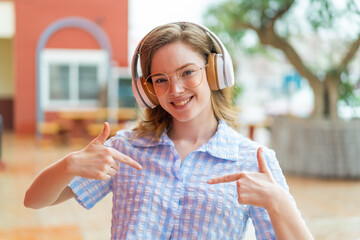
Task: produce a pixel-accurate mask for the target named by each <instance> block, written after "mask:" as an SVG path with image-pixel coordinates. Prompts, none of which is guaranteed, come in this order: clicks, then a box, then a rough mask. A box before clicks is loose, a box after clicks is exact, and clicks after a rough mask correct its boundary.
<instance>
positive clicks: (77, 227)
mask: <svg viewBox="0 0 360 240" xmlns="http://www.w3.org/2000/svg"><path fill="white" fill-rule="evenodd" d="M174 21H191V22H195V23H199V24H203V25H205V26H207V27H208V28H209V29H211V30H212V31H213V32H214V33H216V34H217V36H218V37H219V38H220V39H221V40H222V42H223V43H224V44H225V45H226V47H227V49H228V51H229V52H230V54H231V55H232V59H233V64H234V68H235V75H236V85H235V87H234V92H235V96H234V99H233V104H234V107H235V108H236V109H237V110H238V111H239V123H240V128H239V131H240V132H241V133H242V134H243V135H245V136H247V137H249V138H251V139H253V140H255V141H258V142H260V143H261V144H264V145H266V146H268V147H270V148H273V149H275V151H276V152H277V157H278V160H279V162H280V165H281V167H282V169H283V171H284V174H285V176H286V178H287V181H288V184H289V187H290V192H291V194H292V195H293V196H294V198H295V200H296V202H297V205H298V208H299V209H300V211H301V212H302V215H303V218H304V219H305V221H306V222H307V225H308V226H309V228H310V230H311V232H312V233H313V235H314V236H315V239H360V237H359V236H360V230H359V229H358V226H359V225H360V207H359V205H358V203H359V202H360V181H359V179H360V120H359V119H360V68H359V66H360V51H359V47H360V3H359V1H357V0H343V1H337V0H302V1H300V0H262V1H260V0H259V1H254V0H222V1H215V0H198V1H190V0H182V1H166V0H153V1H146V0H118V1H112V0H103V1H96V0H91V1H85V0H78V1H70V0H63V1H55V0H42V1H40V0H34V1H31V2H28V1H20V0H13V1H3V0H0V196H1V198H0V239H7V240H8V239H11V240H12V239H36V240H37V239H84V240H90V239H109V237H110V223H111V196H107V197H106V198H105V199H104V200H103V201H101V202H100V203H98V204H97V205H96V206H95V207H94V209H92V210H91V211H87V210H84V209H82V207H81V206H80V205H78V204H77V203H76V202H75V201H72V200H71V201H68V202H66V203H64V204H61V205H59V206H54V207H49V208H45V209H42V210H31V209H26V208H25V207H24V206H23V203H22V202H23V198H24V194H25V191H26V189H27V188H28V187H29V185H30V184H31V182H32V181H33V179H34V178H35V177H36V175H37V174H38V173H39V171H40V170H41V169H43V168H44V167H46V166H48V165H50V164H51V163H52V162H54V161H56V160H57V159H59V158H61V157H63V156H64V155H66V154H67V153H69V152H71V151H76V150H79V149H81V148H83V147H84V146H86V144H87V143H88V142H89V141H90V140H91V139H92V138H94V137H95V136H96V135H97V134H98V133H99V132H100V131H101V129H102V126H103V122H104V121H108V122H109V123H110V125H111V130H112V133H111V134H115V133H116V131H118V130H120V129H130V128H131V127H133V126H134V124H136V120H137V119H138V118H139V117H141V111H140V109H139V108H138V106H137V104H136V101H135V99H134V97H133V94H132V90H131V73H130V62H131V58H132V56H133V53H134V50H135V48H136V46H137V44H138V42H139V41H140V40H141V39H142V37H143V36H144V35H145V34H147V33H148V32H149V31H150V30H151V29H153V28H154V27H156V26H158V25H161V24H165V23H168V22H174ZM245 239H248V240H249V239H255V237H254V229H253V228H252V227H251V223H250V227H249V230H248V232H247V235H246V238H245Z"/></svg>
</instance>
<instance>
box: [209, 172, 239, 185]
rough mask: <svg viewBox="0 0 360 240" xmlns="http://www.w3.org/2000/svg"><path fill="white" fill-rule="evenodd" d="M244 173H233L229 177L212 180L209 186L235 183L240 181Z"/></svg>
mask: <svg viewBox="0 0 360 240" xmlns="http://www.w3.org/2000/svg"><path fill="white" fill-rule="evenodd" d="M241 175H242V173H241V172H239V173H233V174H229V175H224V176H221V177H216V178H212V179H210V180H208V181H207V183H208V184H218V183H228V182H235V181H236V180H239V179H240V177H241Z"/></svg>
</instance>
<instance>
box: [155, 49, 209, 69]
mask: <svg viewBox="0 0 360 240" xmlns="http://www.w3.org/2000/svg"><path fill="white" fill-rule="evenodd" d="M189 63H193V64H196V65H198V66H202V65H203V64H204V63H205V61H204V59H203V58H202V57H201V55H200V53H198V52H196V51H195V50H194V49H192V48H191V47H189V46H188V45H186V44H184V43H182V42H175V43H170V44H167V45H165V46H163V47H161V48H159V49H158V50H157V51H156V52H155V54H154V56H153V58H152V61H151V69H150V71H151V73H156V72H163V73H172V72H174V71H176V69H178V68H179V67H181V66H183V65H185V64H189Z"/></svg>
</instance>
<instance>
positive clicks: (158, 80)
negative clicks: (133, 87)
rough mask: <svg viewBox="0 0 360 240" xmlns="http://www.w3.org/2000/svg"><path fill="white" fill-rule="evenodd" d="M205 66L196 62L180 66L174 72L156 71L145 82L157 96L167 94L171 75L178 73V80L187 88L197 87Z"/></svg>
mask: <svg viewBox="0 0 360 240" xmlns="http://www.w3.org/2000/svg"><path fill="white" fill-rule="evenodd" d="M202 68H203V67H199V66H197V65H195V64H190V65H187V66H185V67H183V68H180V69H179V70H178V71H176V72H175V73H173V74H169V75H168V74H165V73H156V74H152V75H150V76H148V77H147V79H146V81H145V83H146V87H147V88H148V90H149V92H150V93H151V94H153V95H156V96H161V95H163V94H165V93H166V92H167V91H168V89H169V86H170V77H169V76H171V75H176V80H177V81H178V82H179V83H180V84H181V85H182V86H183V87H186V88H195V87H197V86H198V85H199V84H200V83H201V80H202V71H200V70H201V69H202Z"/></svg>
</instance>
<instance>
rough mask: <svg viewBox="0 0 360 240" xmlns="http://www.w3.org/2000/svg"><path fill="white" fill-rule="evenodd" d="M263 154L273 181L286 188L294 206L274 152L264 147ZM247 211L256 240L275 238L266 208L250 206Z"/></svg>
mask: <svg viewBox="0 0 360 240" xmlns="http://www.w3.org/2000/svg"><path fill="white" fill-rule="evenodd" d="M264 155H265V159H266V163H267V165H268V167H269V169H270V171H271V173H272V175H273V177H274V179H275V181H276V182H277V183H278V184H279V185H280V186H281V187H282V188H284V189H285V190H286V192H287V193H288V196H289V198H290V199H291V201H292V203H293V204H294V206H295V207H296V204H295V201H294V198H293V197H292V196H291V195H290V193H289V186H288V185H287V183H286V179H285V176H284V174H283V172H282V170H281V168H280V165H279V162H278V160H277V158H276V156H275V152H274V151H273V150H270V149H266V148H264ZM256 161H257V159H256ZM249 213H250V218H251V220H252V222H253V225H254V228H255V233H256V239H258V240H265V239H266V240H268V239H276V236H275V232H274V229H273V226H272V224H271V221H270V217H269V215H268V213H267V211H266V209H264V208H262V207H256V206H251V207H250V212H249Z"/></svg>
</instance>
